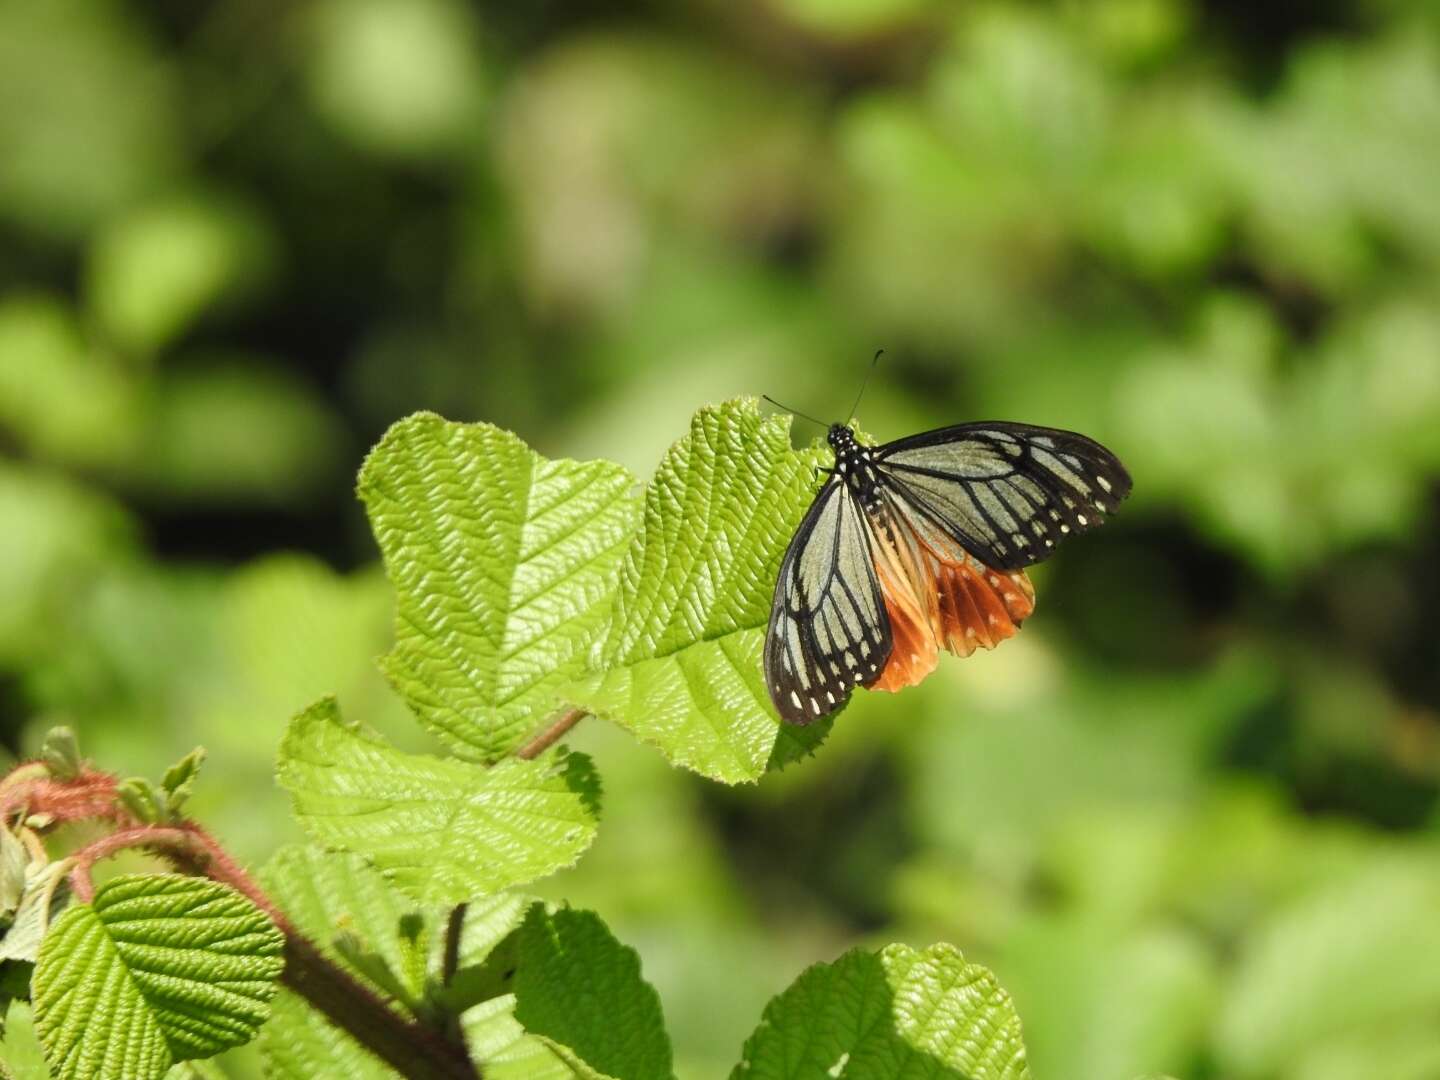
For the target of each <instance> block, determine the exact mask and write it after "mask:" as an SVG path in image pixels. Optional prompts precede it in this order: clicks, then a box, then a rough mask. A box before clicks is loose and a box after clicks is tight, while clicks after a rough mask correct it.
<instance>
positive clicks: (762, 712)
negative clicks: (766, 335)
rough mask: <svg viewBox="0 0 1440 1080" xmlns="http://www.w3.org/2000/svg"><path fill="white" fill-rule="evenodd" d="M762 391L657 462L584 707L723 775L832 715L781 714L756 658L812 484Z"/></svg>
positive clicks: (801, 744) (702, 418) (798, 751)
mask: <svg viewBox="0 0 1440 1080" xmlns="http://www.w3.org/2000/svg"><path fill="white" fill-rule="evenodd" d="M788 431H789V421H788V418H787V417H779V416H775V417H770V418H768V419H766V420H762V419H761V418H760V413H759V410H758V409H757V408H756V403H755V401H754V399H741V400H739V401H734V402H727V403H726V404H724V405H721V406H718V407H709V408H705V409H702V410H701V411H700V412H699V413H697V414H696V415H695V418H694V419H693V420H692V421H691V426H690V434H689V435H688V436H686V437H685V438H683V439H681V440H680V441H679V442H677V443H676V444H675V445H674V446H673V447H672V448H671V449H670V451H669V453H667V454H666V456H665V459H664V460H663V461H662V462H661V464H660V468H659V470H658V471H657V472H656V474H655V478H654V479H653V480H651V482H650V484H649V486H648V487H647V489H646V493H645V518H644V525H643V527H642V529H641V531H640V533H639V534H638V535H637V536H636V538H635V540H634V542H633V544H632V545H631V548H630V552H629V554H628V555H627V556H626V559H625V568H624V573H623V577H622V581H621V586H620V593H619V595H618V597H617V599H616V602H615V619H614V623H613V626H612V628H611V631H610V638H609V640H608V641H607V642H606V643H605V648H604V654H603V660H602V661H601V665H602V667H603V668H604V669H606V670H604V671H603V674H601V675H599V676H597V677H596V678H594V679H592V680H591V681H590V682H589V683H588V684H587V685H586V686H584V687H580V688H577V689H576V690H575V691H574V697H575V700H576V702H577V704H581V705H584V706H586V707H587V708H590V709H592V710H593V711H595V712H598V713H600V714H602V715H604V716H606V717H608V718H609V719H612V720H614V721H615V722H616V723H618V724H620V725H622V726H623V727H625V728H626V729H627V730H629V731H632V732H634V733H635V734H636V735H638V736H640V737H641V738H643V739H645V740H646V741H648V742H652V743H654V744H655V745H656V746H658V747H659V748H660V750H661V751H662V752H663V753H664V754H665V755H666V757H668V758H669V759H670V760H671V761H673V762H675V763H676V764H679V765H684V766H685V767H686V768H690V769H694V770H695V771H696V772H698V773H701V774H702V775H704V776H708V777H710V778H712V779H715V780H720V781H723V782H725V783H730V784H734V783H739V782H742V781H748V780H755V779H757V778H758V777H759V776H760V775H761V774H762V773H763V772H764V771H765V769H766V768H767V767H768V766H770V765H772V764H775V765H783V764H786V763H787V762H790V761H794V760H796V759H798V758H800V757H803V756H804V755H805V754H807V753H809V752H810V751H811V750H812V749H813V748H814V746H815V745H816V744H817V743H818V742H819V741H820V740H821V739H823V738H824V736H825V733H826V731H828V729H829V724H828V723H827V722H821V723H818V724H815V725H813V726H811V727H807V728H796V727H792V726H787V725H784V724H782V723H780V721H779V720H778V719H777V718H776V716H775V712H774V709H773V707H772V706H771V704H770V699H769V696H768V694H767V691H766V689H765V681H764V677H763V673H762V671H761V664H760V656H761V650H762V649H763V647H764V640H765V625H766V623H767V621H768V619H769V616H770V601H771V597H772V594H773V592H774V588H775V574H776V572H777V570H778V567H779V565H780V558H781V556H782V555H783V553H784V550H785V546H786V545H787V544H788V543H789V542H790V537H791V534H792V533H793V531H794V529H795V527H796V526H797V525H798V524H799V521H800V518H801V516H802V515H803V514H804V512H805V508H806V506H807V505H808V502H809V497H810V494H811V490H812V472H811V468H812V465H813V464H814V463H815V461H816V460H817V459H816V458H815V456H814V455H811V454H796V453H794V452H793V451H791V449H790V440H789V434H788Z"/></svg>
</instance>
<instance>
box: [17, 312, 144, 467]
mask: <svg viewBox="0 0 1440 1080" xmlns="http://www.w3.org/2000/svg"><path fill="white" fill-rule="evenodd" d="M143 400H144V399H143V397H142V394H141V386H140V383H139V382H138V380H137V378H136V377H135V375H134V373H132V372H128V371H126V370H125V369H124V368H123V367H121V366H120V365H119V364H118V363H116V362H115V360H114V359H113V358H112V357H110V356H107V355H105V354H103V353H100V352H97V351H96V349H95V348H94V347H93V346H92V345H91V344H89V343H88V342H87V341H86V340H85V337H84V335H83V333H82V331H81V328H80V326H79V324H78V320H77V319H76V317H75V315H74V314H73V313H72V312H71V311H70V309H69V308H68V307H66V306H65V305H64V304H63V303H62V302H61V301H59V300H58V299H55V298H52V297H49V296H46V295H44V294H33V295H28V296H27V295H24V294H21V295H18V296H13V297H10V298H9V299H6V300H4V301H3V302H0V427H3V428H4V429H6V430H8V431H9V432H10V433H12V435H13V436H14V438H15V439H17V440H18V441H19V442H21V443H22V444H24V445H25V447H26V448H27V449H29V450H30V452H31V453H33V454H34V455H36V456H37V457H40V458H42V459H52V460H55V461H58V462H61V463H65V464H77V465H84V466H90V467H95V468H101V469H105V470H110V471H114V470H120V469H124V468H125V467H127V466H128V465H129V464H130V463H131V462H132V461H133V459H134V457H135V454H136V451H137V448H138V446H139V444H140V440H141V438H142V435H143V422H144V412H143Z"/></svg>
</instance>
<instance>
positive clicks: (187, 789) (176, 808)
mask: <svg viewBox="0 0 1440 1080" xmlns="http://www.w3.org/2000/svg"><path fill="white" fill-rule="evenodd" d="M204 763H205V748H204V747H203V746H197V747H196V748H195V749H194V750H191V751H190V753H188V754H186V755H185V756H184V757H183V758H181V759H180V760H179V761H177V762H176V763H175V764H174V765H171V766H170V768H168V769H166V770H165V778H164V779H163V780H161V781H160V786H161V787H162V788H164V789H165V810H166V813H167V815H168V816H169V817H170V818H171V819H174V818H178V817H179V816H180V812H181V811H182V810H183V809H184V808H185V802H186V800H187V799H189V798H190V794H191V792H193V791H194V790H195V778H196V777H197V776H199V775H200V766H201V765H203V764H204Z"/></svg>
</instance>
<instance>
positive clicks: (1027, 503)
mask: <svg viewBox="0 0 1440 1080" xmlns="http://www.w3.org/2000/svg"><path fill="white" fill-rule="evenodd" d="M875 459H876V463H877V465H878V466H879V471H880V473H881V475H882V476H883V478H884V479H885V481H887V482H888V483H889V484H891V485H893V486H894V487H895V488H896V489H897V490H898V491H899V492H900V493H901V494H902V495H903V497H904V502H905V504H906V506H907V508H908V509H913V510H914V511H915V512H916V513H918V514H919V515H920V516H921V517H922V518H924V519H926V520H927V521H928V523H929V524H930V525H932V526H935V527H938V528H940V529H942V530H943V531H944V532H945V533H946V534H947V535H949V536H950V537H951V538H952V539H953V540H954V541H955V542H956V543H958V544H959V545H960V546H961V547H963V548H964V549H965V550H967V551H969V552H970V553H971V554H972V555H974V556H975V557H976V558H978V559H979V560H980V561H981V562H983V563H985V564H986V565H988V566H991V567H996V568H999V569H1003V570H1015V569H1019V568H1021V567H1024V566H1029V565H1030V564H1031V563H1035V562H1038V561H1040V560H1041V559H1043V558H1045V557H1047V556H1048V555H1049V554H1050V553H1051V552H1052V551H1053V550H1054V549H1055V546H1056V545H1057V544H1058V543H1059V541H1060V539H1061V538H1062V537H1063V536H1064V535H1066V534H1068V533H1072V532H1083V531H1085V530H1086V529H1090V528H1093V527H1094V526H1096V525H1099V524H1100V523H1101V521H1102V520H1104V515H1105V514H1107V513H1109V512H1110V511H1111V510H1112V509H1113V508H1114V506H1115V504H1116V503H1118V502H1119V501H1120V500H1121V499H1123V498H1125V496H1126V495H1128V494H1129V493H1130V475H1129V473H1127V472H1126V471H1125V467H1124V466H1123V465H1121V464H1120V461H1119V460H1118V459H1117V458H1116V457H1115V455H1114V454H1112V453H1110V451H1109V450H1106V449H1105V448H1104V447H1103V446H1101V445H1100V444H1099V443H1097V442H1095V441H1094V440H1093V439H1089V438H1086V437H1085V436H1084V435H1079V434H1076V433H1075V432H1071V431H1061V430H1059V429H1056V428H1044V427H1034V426H1031V425H1029V424H1014V423H1007V422H1001V421H994V422H982V423H975V424H960V425H957V426H955V427H949V428H941V429H940V430H938V431H930V432H926V433H924V434H922V435H913V436H911V437H909V438H905V439H897V440H895V441H894V442H891V443H886V444H885V445H884V446H881V447H878V448H876V450H875Z"/></svg>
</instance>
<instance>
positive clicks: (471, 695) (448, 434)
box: [360, 414, 635, 760]
mask: <svg viewBox="0 0 1440 1080" xmlns="http://www.w3.org/2000/svg"><path fill="white" fill-rule="evenodd" d="M633 482H634V481H633V479H632V477H631V476H630V474H629V473H627V472H626V471H625V470H624V469H622V468H620V467H619V466H618V465H613V464H610V463H609V462H603V461H594V462H575V461H564V460H562V461H548V460H546V459H545V458H542V457H540V456H539V455H538V454H536V453H534V452H533V451H532V450H530V449H529V448H528V447H527V446H526V445H525V444H524V443H523V442H521V441H520V440H519V439H518V438H517V437H515V436H514V435H512V434H510V433H509V432H507V431H501V430H500V429H499V428H495V427H491V426H490V425H488V424H471V425H466V424H451V423H447V422H446V421H444V420H441V419H440V418H439V417H437V416H434V415H430V414H421V415H418V416H414V417H411V418H409V419H407V420H402V421H401V422H400V423H398V424H396V425H395V426H394V427H392V428H391V429H390V431H389V432H388V433H387V434H386V436H385V438H384V439H383V440H382V441H381V443H380V445H379V446H377V447H376V448H375V449H374V450H373V451H371V453H370V456H369V457H368V458H366V461H365V466H364V468H363V469H362V470H361V473H360V495H361V498H362V499H363V500H364V501H365V506H366V511H367V512H368V513H369V515H370V521H371V527H372V528H373V529H374V531H375V536H376V539H377V541H378V542H379V544H380V549H381V551H382V552H383V554H384V556H385V565H386V569H387V571H388V573H389V575H390V578H391V581H392V582H394V584H395V590H396V592H397V594H398V603H399V614H398V618H397V621H396V645H395V648H394V649H393V650H392V651H391V652H390V653H389V654H388V655H387V656H386V657H385V659H384V660H383V664H384V667H385V671H386V674H387V675H388V676H389V677H390V679H391V681H392V682H393V683H394V685H395V686H396V688H397V689H398V690H399V691H400V693H401V694H402V695H404V697H405V698H406V700H407V701H408V702H409V703H410V705H411V707H412V708H413V709H414V710H415V712H416V714H417V715H418V716H419V717H420V719H421V720H422V721H423V722H424V723H425V724H426V725H427V726H428V727H430V728H431V729H432V730H434V731H435V732H437V733H438V734H440V735H441V736H443V737H444V738H445V739H446V741H447V742H449V743H450V744H451V745H452V746H454V747H456V748H457V749H459V750H461V751H462V752H468V753H470V754H474V755H477V756H480V757H483V758H486V759H490V760H493V759H495V758H498V757H500V756H501V755H503V754H504V753H506V752H507V751H509V750H512V749H514V748H515V747H516V746H518V745H519V744H520V742H521V741H522V740H523V739H524V738H525V736H526V735H527V734H528V733H530V732H531V731H532V730H534V729H536V728H537V727H538V726H539V725H540V722H541V720H542V719H543V714H544V713H545V712H546V711H548V710H550V709H553V708H554V707H555V706H556V705H557V704H558V703H559V698H558V693H559V691H560V689H561V688H562V687H563V686H564V685H565V684H566V683H567V682H568V681H569V680H570V679H572V678H573V677H574V676H575V675H577V674H579V673H580V672H581V671H583V670H584V668H585V662H586V658H587V653H588V652H589V650H590V649H591V647H592V646H593V645H595V644H596V642H597V639H598V638H599V636H600V635H602V634H603V633H604V631H605V628H606V626H607V625H608V622H607V620H608V617H609V607H610V601H611V594H612V593H613V590H614V587H615V584H614V583H615V576H616V572H617V569H618V565H619V561H620V557H621V554H622V552H623V550H624V547H623V545H624V544H625V543H626V541H627V540H628V539H629V537H630V534H631V532H632V530H633V528H634V515H635V504H634V500H633V499H632V498H631V496H630V494H629V488H630V486H631V484H632V483H633Z"/></svg>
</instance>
